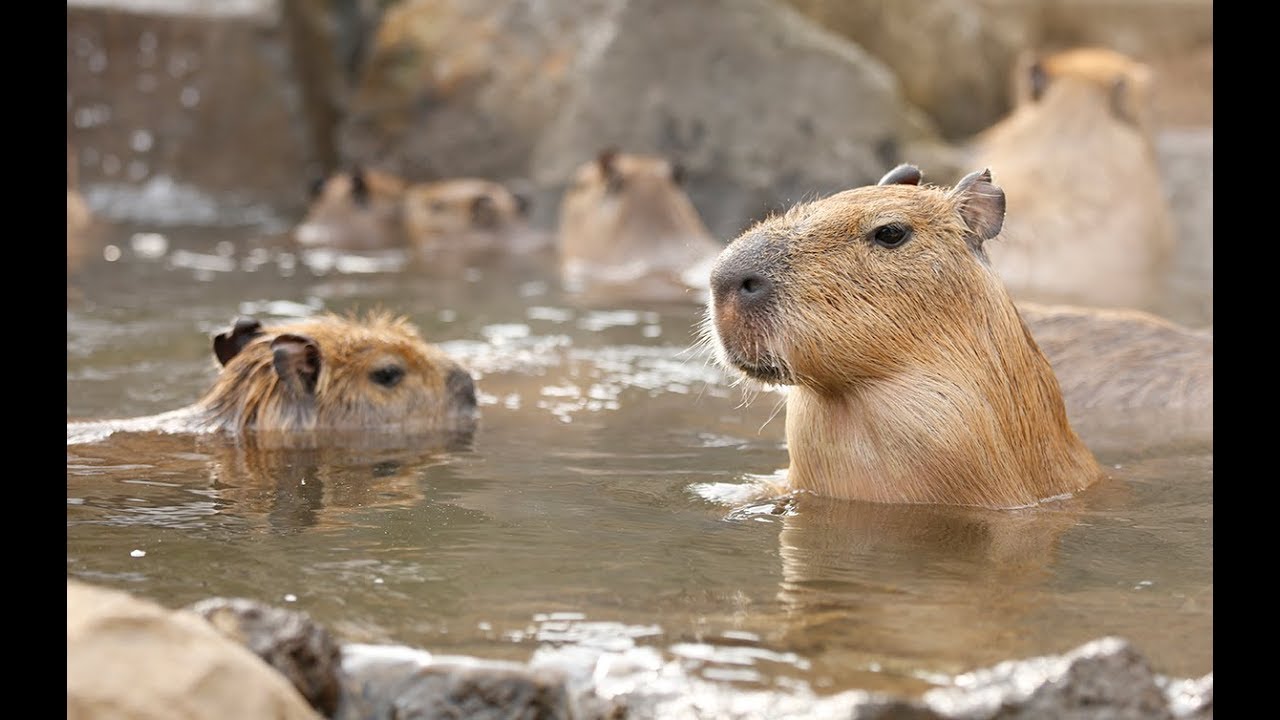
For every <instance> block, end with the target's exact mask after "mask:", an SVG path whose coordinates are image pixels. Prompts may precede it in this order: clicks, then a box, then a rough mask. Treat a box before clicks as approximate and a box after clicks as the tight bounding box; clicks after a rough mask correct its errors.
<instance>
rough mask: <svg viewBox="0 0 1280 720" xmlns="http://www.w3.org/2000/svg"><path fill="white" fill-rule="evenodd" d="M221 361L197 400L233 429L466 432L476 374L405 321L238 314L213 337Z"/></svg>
mask: <svg viewBox="0 0 1280 720" xmlns="http://www.w3.org/2000/svg"><path fill="white" fill-rule="evenodd" d="M213 351H214V355H215V356H216V357H217V359H218V362H219V363H221V364H222V371H221V374H220V375H219V376H218V379H217V381H216V382H215V384H214V386H213V389H212V390H210V391H209V393H208V394H207V395H205V397H204V398H203V399H202V400H201V401H200V403H199V404H200V405H201V406H202V407H203V408H204V409H205V410H206V411H207V412H208V413H209V414H210V417H211V420H212V421H213V422H214V423H216V424H218V425H221V426H223V427H226V428H228V429H231V430H244V429H254V430H279V431H295V430H340V431H377V432H400V433H412V432H431V431H457V430H461V431H467V430H470V429H471V428H472V426H473V425H474V423H475V422H476V418H477V410H476V392H475V384H474V382H473V381H472V378H471V375H470V373H468V372H467V371H466V370H465V369H464V368H462V367H461V366H460V365H459V364H458V363H457V362H455V361H454V360H452V359H451V358H449V357H448V356H447V355H446V354H445V353H444V352H443V351H441V350H440V349H438V348H436V347H434V346H432V345H429V344H427V343H426V342H424V341H423V339H422V338H421V336H419V334H418V331H417V330H416V329H415V328H414V327H413V325H411V324H410V323H409V322H408V321H407V320H405V319H404V318H397V317H392V316H391V315H389V314H385V313H374V314H371V315H369V316H368V317H366V318H363V319H357V318H355V317H339V316H336V315H325V316H322V317H318V318H313V319H308V320H303V321H299V322H293V323H287V324H283V325H278V326H274V327H264V326H263V325H262V324H261V323H260V322H258V321H257V320H255V319H253V318H248V317H242V318H239V319H238V320H236V321H235V324H234V326H233V327H232V328H231V329H230V330H228V331H226V332H223V333H220V334H218V335H216V336H215V337H214V339H213Z"/></svg>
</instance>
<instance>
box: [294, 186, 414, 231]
mask: <svg viewBox="0 0 1280 720" xmlns="http://www.w3.org/2000/svg"><path fill="white" fill-rule="evenodd" d="M406 185H407V183H405V181H404V180H403V179H401V178H399V177H397V176H395V175H392V174H390V173H386V172H381V171H378V170H372V169H366V168H360V167H357V168H354V169H352V170H350V171H348V172H339V173H335V174H333V175H331V176H329V177H328V178H326V179H324V180H322V181H320V182H318V183H316V185H315V186H314V187H313V188H312V197H311V204H310V206H309V207H308V208H307V215H306V217H304V218H303V220H302V222H300V223H299V224H298V226H297V227H296V228H294V231H293V238H294V240H295V241H296V242H297V243H298V244H299V245H302V246H305V247H324V248H334V249H338V250H382V249H389V248H400V247H403V246H404V244H405V231H404V221H403V218H402V210H401V208H402V200H403V197H404V191H405V187H406Z"/></svg>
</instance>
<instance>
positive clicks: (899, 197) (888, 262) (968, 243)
mask: <svg viewBox="0 0 1280 720" xmlns="http://www.w3.org/2000/svg"><path fill="white" fill-rule="evenodd" d="M920 179H921V175H920V172H919V170H918V169H916V168H914V167H912V166H908V165H903V166H899V167H898V168H895V169H894V170H892V171H890V172H889V173H888V174H887V175H885V177H884V178H883V179H882V180H881V181H880V184H878V185H875V186H870V187H861V188H856V189H853V190H847V191H844V192H841V193H838V194H836V195H833V196H830V197H828V198H825V199H822V200H818V201H815V202H811V203H806V204H801V205H797V206H795V207H793V208H791V209H790V210H789V211H787V212H786V213H785V214H782V215H778V216H775V217H771V218H768V219H766V220H764V221H762V222H760V223H758V224H756V225H755V226H754V227H752V228H750V229H749V230H747V231H746V232H744V233H743V234H741V235H740V236H739V237H738V238H736V239H735V240H734V241H733V242H732V243H730V244H729V246H728V247H727V248H726V249H725V250H724V252H723V253H722V254H721V255H720V257H719V259H718V260H717V261H716V264H715V267H714V269H713V271H712V274H711V291H712V296H711V301H710V303H709V306H708V317H707V320H708V322H707V326H706V329H707V332H708V334H709V337H710V339H711V341H712V342H713V343H714V345H715V348H716V350H717V353H718V357H719V359H720V361H721V362H722V363H723V364H724V365H726V366H729V367H731V368H735V369H737V370H739V371H741V372H742V373H744V374H745V375H746V376H747V377H750V378H754V379H756V380H760V381H763V382H766V383H772V384H780V385H790V386H792V387H791V388H789V390H788V394H787V401H786V434H787V444H788V450H789V453H790V459H791V463H790V468H789V469H788V473H787V482H788V484H789V485H790V486H791V487H792V488H794V489H804V490H810V491H813V492H816V493H818V494H822V495H830V496H836V497H842V498H848V499H854V500H864V501H873V502H899V503H945V504H955V505H976V506H985V507H993V508H1008V507H1016V506H1025V505H1030V504H1034V503H1036V502H1038V501H1041V500H1043V499H1045V498H1049V497H1054V496H1058V495H1062V494H1066V493H1074V492H1077V491H1080V490H1083V489H1085V488H1087V487H1089V486H1090V485H1091V484H1093V483H1094V482H1095V481H1096V480H1098V479H1099V478H1100V477H1102V471H1101V469H1100V467H1099V465H1098V463H1097V461H1096V460H1095V459H1094V457H1093V455H1092V453H1091V452H1090V451H1089V449H1088V448H1086V447H1085V445H1084V444H1083V443H1082V442H1081V440H1080V439H1079V437H1078V436H1077V435H1076V433H1075V431H1074V430H1073V429H1072V427H1071V425H1070V423H1069V422H1068V419H1067V414H1066V409H1065V407H1064V404H1063V399H1062V395H1061V392H1060V390H1059V387H1058V382H1057V380H1056V378H1055V377H1054V374H1053V370H1052V368H1051V367H1050V364H1049V361H1048V360H1047V359H1046V358H1045V356H1044V355H1043V353H1041V351H1040V349H1039V347H1038V346H1037V345H1036V342H1035V341H1034V340H1033V339H1032V337H1031V334H1030V332H1029V331H1028V330H1027V327H1026V326H1025V325H1024V324H1023V322H1022V319H1021V317H1020V316H1019V315H1018V311H1017V309H1016V308H1015V306H1014V304H1013V301H1012V300H1011V299H1010V297H1009V294H1008V292H1007V291H1006V290H1005V287H1004V285H1003V283H1001V281H1000V278H999V277H998V276H997V275H996V274H995V273H994V272H992V270H991V268H990V267H989V266H988V264H987V261H986V244H987V242H988V241H990V240H991V239H992V238H994V237H995V236H996V235H997V234H998V233H999V232H1000V229H1001V226H1002V224H1003V222H1004V214H1005V197H1004V193H1003V192H1002V191H1001V189H1000V188H999V187H997V186H996V185H995V184H993V182H992V179H991V175H990V173H989V172H988V171H986V170H983V171H979V172H973V173H970V174H969V175H967V176H965V177H964V178H963V179H962V180H961V181H960V182H959V183H957V184H956V186H955V187H954V188H950V189H948V188H942V187H936V186H927V185H920V184H919V183H920Z"/></svg>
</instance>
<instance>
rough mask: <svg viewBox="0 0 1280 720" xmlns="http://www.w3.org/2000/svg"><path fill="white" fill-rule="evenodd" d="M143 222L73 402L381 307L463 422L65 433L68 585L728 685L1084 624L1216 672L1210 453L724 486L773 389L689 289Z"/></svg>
mask: <svg viewBox="0 0 1280 720" xmlns="http://www.w3.org/2000/svg"><path fill="white" fill-rule="evenodd" d="M155 233H156V229H155V228H137V227H134V228H129V227H117V228H114V229H112V230H111V231H110V234H109V235H108V236H107V237H105V238H104V239H103V241H102V242H103V243H105V244H107V245H109V247H107V248H106V249H105V253H103V252H100V251H101V250H102V248H99V249H98V250H95V253H94V258H93V259H92V260H91V261H90V262H89V263H88V264H87V265H86V266H85V267H84V268H82V269H81V270H80V272H78V273H76V274H75V275H74V276H73V277H71V278H70V280H69V283H68V284H69V293H68V310H67V416H68V419H87V418H106V417H129V416H137V415H146V414H151V413H158V412H162V411H165V410H171V409H175V408H178V407H180V406H183V405H186V404H187V403H190V402H192V401H194V400H195V399H196V398H197V397H198V396H199V395H200V394H201V392H202V391H203V390H204V389H205V388H206V387H208V385H209V384H210V382H211V380H212V378H213V377H214V375H215V370H216V363H215V361H214V359H213V356H212V353H211V346H210V334H211V333H214V332H219V331H221V330H223V329H225V328H226V327H227V326H228V324H229V323H230V321H231V320H232V319H233V318H234V317H235V316H236V315H238V314H254V315H256V316H257V317H258V318H259V319H261V320H263V321H264V322H269V321H271V320H280V319H287V318H296V317H301V316H306V315H310V314H314V313H317V312H321V311H327V310H334V311H344V310H348V309H365V308H372V307H376V306H381V307H386V308H391V309H393V310H395V311H397V312H400V313H403V314H405V315H407V316H408V317H409V318H410V319H412V320H413V321H414V322H415V323H416V324H417V325H418V326H419V328H420V329H421V330H422V332H423V334H424V336H425V337H427V338H428V339H430V340H432V341H434V342H438V343H440V344H441V346H442V347H444V348H445V349H446V350H447V351H449V352H450V353H451V354H453V355H454V356H455V357H457V358H458V359H459V360H460V361H461V362H463V363H464V364H465V365H467V366H469V367H470V368H472V369H473V371H474V372H475V374H476V377H477V384H478V388H479V395H480V402H481V411H482V414H483V418H482V422H481V426H480V428H479V430H478V431H477V432H476V434H475V435H474V436H473V437H471V438H467V439H465V440H464V442H461V443H452V444H442V445H436V446H433V445H431V444H427V445H422V444H414V445H408V446H406V445H405V444H404V443H397V442H395V441H394V439H393V440H392V441H390V442H385V443H380V444H370V445H368V446H363V447H343V448H319V449H310V450H305V449H303V450H269V449H261V448H254V447H244V446H238V445H237V444H236V443H234V442H233V441H230V440H228V439H226V438H220V437H217V436H212V437H209V436H205V437H195V436H182V435H176V436H169V435H149V434H119V435H115V436H112V437H110V438H107V439H106V440H103V441H101V442H98V443H92V444H77V445H69V446H68V448H67V571H68V574H69V575H71V576H74V577H77V578H80V579H84V580H87V581H92V582H97V583H100V584H104V585H108V586H112V587H117V588H122V589H126V590H129V591H132V592H135V593H137V594H139V595H142V596H144V597H148V598H151V599H154V600H156V601H159V602H161V603H163V604H165V605H169V606H178V605H182V604H186V603H190V602H193V601H196V600H200V599H203V598H206V597H209V596H213V595H223V596H246V597H252V598H256V599H260V600H263V601H266V602H269V603H273V604H280V605H286V606H289V607H294V608H297V609H301V610H305V611H307V612H309V613H311V614H312V615H313V616H314V617H315V618H316V619H317V620H319V621H320V622H322V623H324V624H326V625H327V626H328V627H329V628H331V629H332V630H333V631H334V632H335V633H336V634H337V635H338V636H339V638H340V639H341V640H343V641H346V642H387V643H403V644H407V645H411V646H415V647H421V648H426V649H429V650H432V651H438V652H443V653H447V654H470V655H476V656H481V657H487V658H502V659H514V660H527V659H529V658H530V657H532V656H533V655H534V653H535V652H543V653H545V652H548V651H551V650H554V649H557V648H559V649H571V648H574V647H591V648H598V649H606V650H625V649H627V648H631V647H635V646H644V647H649V648H653V649H655V650H656V651H658V652H660V653H661V655H662V657H663V658H665V659H666V660H669V661H670V662H671V663H674V664H676V665H677V666H678V667H680V668H682V669H683V671H684V672H686V673H688V674H689V675H690V676H696V677H698V678H701V679H704V680H708V681H711V682H714V683H718V684H723V685H725V686H729V687H735V688H743V689H746V688H750V689H771V690H786V691H794V690H796V689H805V690H812V691H814V692H817V693H831V692H835V691H838V690H842V689H847V688H855V687H858V688H868V689H882V690H894V691H900V692H904V693H917V692H921V691H923V690H925V689H927V688H929V687H931V686H932V684H934V683H938V682H943V681H944V679H945V677H944V676H945V675H946V674H949V673H956V672H961V671H965V670H969V669H973V668H975V667H978V666H981V665H986V664H991V663H994V662H997V661H1000V660H1003V659H1007V658H1010V657H1025V656H1030V655H1037V654H1045V653H1051V652H1062V651H1065V650H1068V649H1070V648H1073V647H1074V646H1076V645H1078V644H1080V643H1082V642H1085V641H1087V640H1090V639H1093V638H1096V637H1098V636H1101V635H1107V634H1115V635H1120V636H1123V637H1126V638H1128V639H1129V640H1131V641H1133V642H1134V643H1135V644H1136V645H1137V646H1138V648H1139V649H1140V650H1142V651H1143V652H1144V653H1146V654H1147V655H1148V656H1149V657H1150V658H1151V659H1152V660H1153V662H1154V663H1155V665H1156V669H1157V671H1159V672H1163V673H1167V674H1170V675H1175V676H1199V675H1202V674H1204V673H1206V672H1209V671H1211V670H1212V665H1213V655H1212V643H1211V635H1212V627H1213V580H1212V570H1213V562H1212V520H1213V505H1212V485H1213V457H1212V454H1211V452H1208V451H1206V450H1205V449H1204V448H1198V447H1197V448H1183V449H1178V448H1174V449H1166V450H1162V451H1161V452H1159V453H1150V452H1142V453H1138V452H1134V453H1117V452H1114V451H1108V452H1107V453H1106V454H1105V455H1103V457H1102V459H1103V460H1104V461H1105V462H1106V464H1107V467H1108V468H1109V469H1110V470H1111V472H1112V474H1113V477H1112V479H1111V480H1109V481H1108V482H1105V483H1103V484H1102V485H1101V486H1099V487H1097V488H1095V489H1093V490H1091V491H1090V492H1088V493H1087V494H1086V495H1084V496H1082V497H1079V498H1073V499H1071V500H1067V501H1062V502H1058V503H1051V504H1049V505H1046V506H1045V507H1041V508H1035V509H1030V510H1025V511H1016V512H1001V513H996V512H980V511H975V510H963V509H951V508H928V507H924V508H922V507H914V508H913V507H906V508H903V507H892V506H869V505H864V504H860V503H849V502H841V501H829V500H824V499H821V498H815V497H808V496H803V497H799V498H793V499H791V500H789V501H785V502H772V501H763V500H755V501H748V500H743V499H741V498H739V499H737V500H731V501H728V502H726V501H717V500H716V499H715V498H717V497H720V496H724V495H732V494H733V493H732V492H729V491H732V490H734V489H742V488H744V487H747V486H750V485H751V484H752V483H754V482H756V481H758V480H760V479H762V478H763V479H767V478H770V477H772V476H774V474H775V473H776V472H777V471H778V470H779V469H780V468H783V467H785V465H786V462H787V457H786V449H785V444H784V436H783V416H782V413H781V412H780V408H779V404H780V402H781V400H782V396H781V395H779V394H777V393H773V392H762V393H754V394H752V393H749V392H745V391H744V389H743V388H741V387H737V386H732V385H731V384H730V383H729V382H728V379H727V378H726V377H725V376H724V375H723V374H722V373H721V372H720V371H719V370H718V369H716V368H715V367H713V366H711V365H710V364H708V362H707V361H706V358H705V357H703V356H702V355H699V354H697V353H696V352H692V351H691V350H690V348H691V346H692V345H693V343H694V340H695V329H694V326H695V324H696V323H697V321H698V320H699V318H700V314H701V307H700V306H699V305H698V304H697V303H695V302H689V303H684V304H672V305H665V306H636V305H632V304H625V303H623V304H618V305H617V306H600V307H586V306H582V305H580V304H578V303H576V302H575V301H574V300H573V298H572V297H568V296H566V295H564V294H563V293H562V292H561V290H560V288H559V283H558V282H557V281H556V279H555V276H554V274H553V273H551V272H550V268H549V266H548V265H547V264H546V263H541V262H537V261H529V262H522V263H512V264H510V265H509V266H505V267H473V268H470V269H468V270H466V271H465V272H456V271H448V272H445V271H439V272H436V271H433V269H432V268H431V267H430V266H427V267H422V266H417V265H411V264H405V263H403V262H402V260H403V259H402V258H399V257H397V256H395V255H389V256H382V257H375V258H355V257H343V256H335V255H329V254H319V255H315V256H312V257H305V256H302V255H298V254H295V253H293V252H290V251H288V250H287V249H283V248H282V247H281V246H280V245H279V244H278V243H275V242H265V241H262V240H259V239H256V238H254V236H253V233H251V232H245V231H239V230H183V229H181V228H165V229H162V230H160V231H159V235H157V234H155ZM104 256H105V257H110V258H114V260H113V261H110V262H108V261H107V260H106V259H105V257H104ZM1085 439H1086V441H1088V440H1089V438H1088V437H1086V438H1085ZM1110 440H1112V441H1113V440H1114V438H1112V439H1110ZM1112 444H1113V443H1112Z"/></svg>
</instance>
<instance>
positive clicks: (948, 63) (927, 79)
mask: <svg viewBox="0 0 1280 720" xmlns="http://www.w3.org/2000/svg"><path fill="white" fill-rule="evenodd" d="M788 2H790V4H791V5H793V6H794V7H796V8H797V9H798V10H800V11H801V12H802V13H804V14H805V15H806V16H808V17H809V18H812V19H813V20H814V21H815V22H817V23H818V24H820V25H821V26H822V27H824V28H827V29H829V30H831V31H833V32H836V33H838V34H840V35H842V36H844V37H846V38H848V39H850V40H852V41H853V42H855V43H857V44H858V45H859V46H861V47H862V48H864V49H865V50H866V51H867V52H868V53H870V54H871V55H873V56H875V57H876V59H878V60H880V61H881V62H883V63H884V64H885V65H886V66H888V67H889V68H890V69H891V70H892V71H893V72H894V73H895V74H896V75H897V77H898V80H899V82H901V83H902V92H903V95H904V96H905V97H906V99H907V100H908V101H910V102H911V103H912V104H913V105H915V106H916V107H919V108H920V109H922V110H924V111H925V112H926V113H928V115H929V116H930V117H931V118H932V119H933V121H934V123H935V124H936V125H937V126H938V130H939V131H940V132H941V133H942V135H943V136H944V137H948V138H953V139H958V138H964V137H967V136H969V135H971V134H973V133H976V132H978V131H979V130H982V129H983V128H985V127H986V126H988V125H990V124H991V123H993V122H995V121H996V120H998V119H999V118H1000V117H1001V116H1002V115H1003V114H1004V113H1005V112H1006V111H1007V110H1008V108H1009V106H1010V103H1011V99H1010V97H1009V82H1008V78H1009V72H1010V70H1011V68H1012V67H1013V63H1014V60H1015V58H1016V55H1017V52H1018V51H1019V50H1021V49H1022V46H1021V42H1022V35H1021V34H1020V33H1018V32H1016V30H1017V29H1018V28H1015V27H1013V26H1011V25H1010V24H1009V23H999V22H995V18H993V17H992V12H991V10H990V9H988V8H987V7H984V6H983V5H981V4H977V3H973V2H968V1H967V0H870V1H867V0H861V1H859V2H849V0H788Z"/></svg>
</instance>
